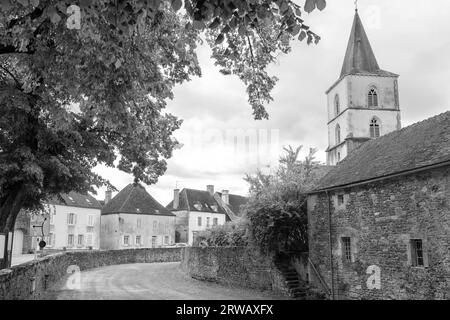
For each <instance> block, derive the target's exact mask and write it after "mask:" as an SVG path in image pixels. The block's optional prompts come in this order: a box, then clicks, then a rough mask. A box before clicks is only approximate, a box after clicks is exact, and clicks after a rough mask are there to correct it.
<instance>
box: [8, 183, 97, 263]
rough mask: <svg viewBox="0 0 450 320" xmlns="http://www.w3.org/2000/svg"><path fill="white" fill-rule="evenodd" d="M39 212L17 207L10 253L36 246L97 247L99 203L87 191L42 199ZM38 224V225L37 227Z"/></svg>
mask: <svg viewBox="0 0 450 320" xmlns="http://www.w3.org/2000/svg"><path fill="white" fill-rule="evenodd" d="M44 207H45V211H44V212H43V213H42V214H40V215H31V214H30V213H29V212H26V211H21V212H20V213H19V216H18V217H17V219H16V223H15V230H14V238H13V255H20V254H22V253H29V252H31V251H33V250H34V249H39V246H38V243H39V241H41V240H44V241H45V242H46V247H45V248H46V249H56V250H62V249H99V248H100V211H101V205H100V203H99V202H98V201H97V200H96V199H95V198H94V197H92V196H91V195H89V194H86V195H83V194H80V193H76V192H70V193H68V194H61V195H60V196H59V197H55V198H53V199H51V200H49V201H47V202H46V203H44ZM40 227H42V228H40Z"/></svg>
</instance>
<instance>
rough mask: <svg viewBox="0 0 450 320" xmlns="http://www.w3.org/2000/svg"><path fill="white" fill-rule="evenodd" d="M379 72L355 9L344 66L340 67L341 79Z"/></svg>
mask: <svg viewBox="0 0 450 320" xmlns="http://www.w3.org/2000/svg"><path fill="white" fill-rule="evenodd" d="M379 71H380V67H379V66H378V63H377V59H376V58H375V55H374V53H373V51H372V47H371V46H370V42H369V39H368V38H367V35H366V32H365V31H364V27H363V25H362V22H361V19H360V17H359V14H358V8H357V7H356V8H355V18H354V20H353V26H352V32H351V34H350V39H349V41H348V45H347V52H346V53H345V58H344V64H343V65H342V71H341V77H343V76H345V75H347V74H353V73H358V72H370V73H377V72H379Z"/></svg>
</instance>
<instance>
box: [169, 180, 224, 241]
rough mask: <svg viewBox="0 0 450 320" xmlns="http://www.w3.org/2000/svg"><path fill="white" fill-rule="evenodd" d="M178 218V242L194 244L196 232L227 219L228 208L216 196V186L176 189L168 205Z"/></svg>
mask: <svg viewBox="0 0 450 320" xmlns="http://www.w3.org/2000/svg"><path fill="white" fill-rule="evenodd" d="M166 208H167V209H168V210H170V211H171V212H173V213H174V214H175V215H176V216H177V218H176V242H177V243H180V242H181V243H188V244H189V245H192V244H193V242H194V238H195V236H196V234H197V233H198V232H200V231H204V230H206V229H208V228H210V227H213V226H216V225H223V224H224V223H225V221H226V219H227V218H226V217H227V214H226V210H225V209H224V207H223V206H221V205H220V204H219V202H218V201H217V199H216V198H215V197H214V186H213V185H208V186H207V190H205V191H203V190H195V189H187V188H185V189H183V190H181V191H180V190H179V189H175V190H174V198H173V200H172V201H171V202H170V203H169V204H168V205H167V206H166Z"/></svg>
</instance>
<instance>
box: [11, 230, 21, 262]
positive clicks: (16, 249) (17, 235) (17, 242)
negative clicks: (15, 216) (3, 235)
mask: <svg viewBox="0 0 450 320" xmlns="http://www.w3.org/2000/svg"><path fill="white" fill-rule="evenodd" d="M22 252H23V231H22V230H20V229H16V230H14V239H13V252H12V254H13V256H18V255H21V254H22Z"/></svg>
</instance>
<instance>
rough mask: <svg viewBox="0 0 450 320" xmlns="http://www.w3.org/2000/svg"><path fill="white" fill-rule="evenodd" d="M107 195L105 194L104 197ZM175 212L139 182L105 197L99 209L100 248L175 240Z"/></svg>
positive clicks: (121, 247)
mask: <svg viewBox="0 0 450 320" xmlns="http://www.w3.org/2000/svg"><path fill="white" fill-rule="evenodd" d="M107 198H108V197H107ZM175 218H176V216H175V214H173V213H172V212H170V210H168V209H166V208H165V207H164V206H162V205H161V204H160V203H159V202H158V201H156V200H155V199H154V198H153V197H152V196H151V195H150V194H149V193H148V192H147V191H146V190H145V188H144V187H143V186H142V185H140V184H139V183H132V184H129V185H128V186H126V187H125V188H124V189H122V190H121V191H120V192H119V193H118V194H117V195H116V196H114V197H113V198H112V199H111V200H109V201H105V206H104V207H103V209H102V211H101V233H100V234H101V240H100V247H101V249H129V248H154V247H162V246H165V245H171V244H173V243H174V242H175Z"/></svg>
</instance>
